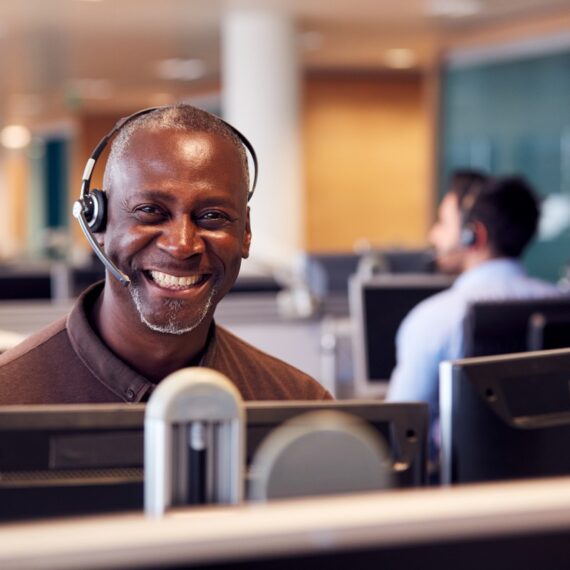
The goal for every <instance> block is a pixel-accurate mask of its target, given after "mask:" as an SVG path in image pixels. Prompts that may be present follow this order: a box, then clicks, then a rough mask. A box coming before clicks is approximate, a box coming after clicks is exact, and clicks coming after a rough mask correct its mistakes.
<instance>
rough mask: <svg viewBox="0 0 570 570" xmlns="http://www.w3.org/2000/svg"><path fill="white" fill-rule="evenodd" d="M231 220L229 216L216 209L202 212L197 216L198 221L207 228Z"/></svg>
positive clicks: (216, 226) (220, 225) (218, 225)
mask: <svg viewBox="0 0 570 570" xmlns="http://www.w3.org/2000/svg"><path fill="white" fill-rule="evenodd" d="M230 221H231V218H230V216H228V215H227V214H226V213H224V212H219V211H217V210H215V211H211V212H204V213H203V214H201V215H200V216H199V217H198V223H200V224H202V225H203V226H206V227H209V228H218V227H222V226H224V225H225V224H227V223H229V222H230Z"/></svg>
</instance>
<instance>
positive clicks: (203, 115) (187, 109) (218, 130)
mask: <svg viewBox="0 0 570 570" xmlns="http://www.w3.org/2000/svg"><path fill="white" fill-rule="evenodd" d="M140 129H176V130H183V131H194V132H202V133H213V134H215V135H220V136H222V137H224V138H226V139H228V140H230V141H231V142H232V143H233V144H234V146H235V147H236V150H237V151H238V153H239V155H240V159H241V161H242V164H243V169H244V173H245V178H246V183H247V186H248V188H249V183H250V182H249V166H248V162H247V154H246V151H245V148H244V145H243V143H242V142H241V140H240V138H239V136H238V135H237V134H236V133H235V132H234V131H233V130H232V129H231V127H230V126H229V125H228V124H227V123H225V122H224V121H222V120H221V119H220V118H219V117H216V116H215V115H212V114H211V113H208V112H206V111H203V110H202V109H198V108H196V107H193V106H192V105H188V104H187V103H179V104H177V105H169V106H165V107H158V108H157V109H156V110H154V111H150V112H149V113H147V114H145V115H141V116H140V117H136V118H135V119H132V120H130V121H128V122H127V123H126V124H125V126H124V127H122V128H121V129H120V130H119V132H118V134H117V135H116V137H115V139H114V140H113V142H112V144H111V150H110V152H109V157H108V159H107V164H106V166H105V173H104V175H103V190H105V191H109V189H110V186H111V179H112V176H113V172H114V171H115V169H116V168H118V167H119V163H120V161H121V159H122V158H123V156H124V154H125V152H126V149H127V148H128V146H129V143H130V142H131V139H132V137H133V134H134V133H135V132H137V131H138V130H140Z"/></svg>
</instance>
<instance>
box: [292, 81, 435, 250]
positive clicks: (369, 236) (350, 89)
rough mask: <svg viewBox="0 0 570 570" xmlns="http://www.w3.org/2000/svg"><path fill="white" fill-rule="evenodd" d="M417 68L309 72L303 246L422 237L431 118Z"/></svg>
mask: <svg viewBox="0 0 570 570" xmlns="http://www.w3.org/2000/svg"><path fill="white" fill-rule="evenodd" d="M424 91H425V90H424V82H423V79H422V76H420V75H412V76H410V75H399V74H393V75H391V74H390V75H372V74H370V75H354V74H353V75H346V76H339V75H334V76H320V77H319V76H309V77H308V78H307V81H306V86H305V97H304V149H303V150H304V161H305V172H306V220H307V226H306V236H305V243H306V248H307V249H308V250H310V251H326V250H338V251H343V250H350V249H352V247H353V245H354V243H355V242H356V241H358V240H362V239H366V240H369V241H370V242H371V243H372V244H374V245H389V246H393V245H401V246H418V245H423V244H424V243H425V236H426V231H427V225H428V223H429V220H430V216H431V196H432V192H431V179H430V178H431V168H430V164H429V163H430V158H431V156H430V154H429V153H430V148H429V147H430V141H431V139H430V132H429V131H430V128H429V127H430V120H429V116H428V115H429V114H428V112H427V106H426V102H425V97H424Z"/></svg>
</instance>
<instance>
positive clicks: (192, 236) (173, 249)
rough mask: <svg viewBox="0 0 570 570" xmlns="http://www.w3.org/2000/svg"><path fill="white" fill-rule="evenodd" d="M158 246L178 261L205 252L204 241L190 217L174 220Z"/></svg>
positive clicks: (164, 232) (167, 227)
mask: <svg viewBox="0 0 570 570" xmlns="http://www.w3.org/2000/svg"><path fill="white" fill-rule="evenodd" d="M157 243H158V246H159V247H160V248H161V249H162V250H163V251H166V252H167V253H168V254H170V255H172V256H173V257H176V258H178V259H186V258H188V257H191V256H193V255H196V254H199V253H203V252H204V240H203V239H202V237H201V235H200V231H199V228H198V227H196V224H194V221H193V220H192V218H191V217H190V216H180V217H177V218H173V219H172V220H171V221H170V222H169V223H168V224H167V226H166V227H165V228H164V231H163V232H162V234H161V236H160V238H159V239H158V241H157Z"/></svg>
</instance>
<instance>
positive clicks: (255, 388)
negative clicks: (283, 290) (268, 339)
mask: <svg viewBox="0 0 570 570" xmlns="http://www.w3.org/2000/svg"><path fill="white" fill-rule="evenodd" d="M215 342H216V349H215V351H214V353H213V355H212V358H211V359H210V360H209V361H207V362H205V363H204V364H205V365H206V366H210V367H212V368H214V369H216V370H218V371H219V372H222V373H223V374H225V375H226V376H227V377H228V378H230V379H231V380H232V381H233V382H234V384H236V386H237V388H238V389H239V390H240V392H241V394H242V397H243V398H244V399H245V400H328V399H332V396H331V395H330V394H329V392H328V391H327V390H326V389H325V388H324V387H323V386H322V385H321V384H320V383H319V382H317V381H316V380H315V379H314V378H312V377H311V376H309V375H308V374H305V373H304V372H302V371H301V370H299V369H297V368H295V367H294V366H291V365H290V364H287V363H286V362H283V361H282V360H280V359H278V358H275V357H274V356H271V355H269V354H267V353H265V352H263V351H261V350H259V349H258V348H256V347H254V346H252V345H251V344H249V343H247V342H245V341H244V340H242V339H240V338H239V337H237V336H235V335H234V334H233V333H231V332H230V331H228V330H227V329H225V328H223V327H220V326H218V325H216V340H215Z"/></svg>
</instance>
